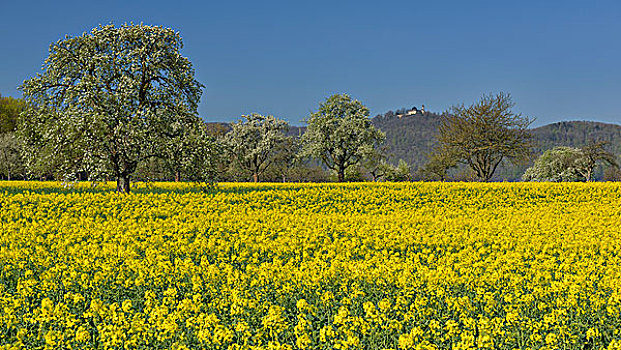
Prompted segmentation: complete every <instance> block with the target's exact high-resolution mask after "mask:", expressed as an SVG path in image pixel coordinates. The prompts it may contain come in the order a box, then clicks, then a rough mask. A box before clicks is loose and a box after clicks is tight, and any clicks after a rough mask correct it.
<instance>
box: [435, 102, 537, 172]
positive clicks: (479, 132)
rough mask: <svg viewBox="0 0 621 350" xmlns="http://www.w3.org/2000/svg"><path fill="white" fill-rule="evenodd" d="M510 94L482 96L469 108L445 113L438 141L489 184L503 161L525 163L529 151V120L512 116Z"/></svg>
mask: <svg viewBox="0 0 621 350" xmlns="http://www.w3.org/2000/svg"><path fill="white" fill-rule="evenodd" d="M513 107H514V103H513V101H512V100H511V95H509V94H505V93H502V92H501V93H499V94H497V95H495V96H494V95H484V96H483V97H482V98H481V99H480V100H479V101H478V102H476V103H474V104H472V105H471V106H469V107H465V106H464V105H460V106H454V107H452V108H451V110H450V111H449V112H447V113H445V114H444V116H443V120H442V124H441V125H440V129H439V137H438V142H439V143H440V147H441V148H443V149H444V150H445V151H444V152H447V153H448V154H452V155H455V156H456V157H457V159H459V160H461V161H463V162H465V163H466V164H468V166H469V167H470V168H471V169H472V171H473V172H474V173H475V174H476V176H477V177H478V178H479V179H480V180H483V181H489V180H490V179H491V178H492V176H493V175H494V172H495V171H496V169H497V168H498V165H500V163H501V162H502V161H503V160H509V161H511V162H514V163H516V162H520V161H525V160H526V159H527V158H528V157H529V155H530V152H531V150H530V149H531V147H532V145H531V142H530V140H531V134H530V131H529V129H528V127H529V125H530V124H531V123H532V120H531V119H529V118H528V117H523V116H522V115H520V114H515V113H513V111H512V108H513Z"/></svg>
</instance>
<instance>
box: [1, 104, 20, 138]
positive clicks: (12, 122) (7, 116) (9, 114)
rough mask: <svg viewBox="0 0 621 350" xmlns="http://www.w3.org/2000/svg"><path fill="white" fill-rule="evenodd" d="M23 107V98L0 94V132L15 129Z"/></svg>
mask: <svg viewBox="0 0 621 350" xmlns="http://www.w3.org/2000/svg"><path fill="white" fill-rule="evenodd" d="M25 108H26V102H25V101H24V100H22V99H20V98H13V97H10V96H9V97H3V96H2V95H0V134H4V133H8V132H12V131H14V130H15V128H16V127H17V120H18V119H19V115H20V113H21V112H22V111H23V110H24V109H25Z"/></svg>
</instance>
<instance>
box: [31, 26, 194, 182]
mask: <svg viewBox="0 0 621 350" xmlns="http://www.w3.org/2000/svg"><path fill="white" fill-rule="evenodd" d="M182 47H183V44H182V39H181V36H180V35H179V33H178V32H175V31H174V30H172V29H169V28H163V27H154V26H147V25H142V24H140V25H133V24H129V25H128V24H124V25H122V26H120V27H115V26H114V25H106V26H100V27H98V28H95V29H93V30H92V31H91V32H90V33H84V34H82V35H80V36H76V37H66V38H65V39H63V40H59V41H57V42H56V43H53V44H52V45H51V46H50V50H49V51H50V52H49V56H48V58H47V59H46V60H45V62H44V65H43V71H42V72H41V73H39V74H37V76H36V77H34V78H32V79H29V80H26V81H25V82H24V84H23V85H22V86H21V89H22V90H23V92H24V96H25V97H26V98H27V101H28V104H29V106H28V109H27V111H26V113H25V117H24V118H22V122H21V127H20V130H21V135H22V137H23V139H24V141H25V147H26V149H25V154H26V155H27V159H26V160H27V163H28V165H29V167H30V168H31V169H37V166H38V165H39V166H40V165H41V163H46V164H54V169H55V170H56V172H57V173H58V175H59V176H61V177H64V178H73V177H75V176H76V174H78V173H84V174H86V175H87V177H88V178H89V179H101V178H105V177H113V178H116V180H117V190H118V191H119V192H125V193H127V192H129V189H130V186H129V181H130V177H131V175H132V174H133V172H134V171H135V170H136V167H137V165H138V164H139V163H140V162H141V161H144V160H146V159H149V158H150V157H153V156H161V155H162V154H161V153H162V152H161V150H162V149H163V147H165V143H166V140H167V138H168V137H171V136H175V135H177V134H178V133H176V132H175V130H174V129H175V128H176V129H177V130H178V129H191V128H194V127H196V126H197V125H199V123H200V118H199V117H198V114H197V106H198V103H199V99H200V96H201V88H202V85H201V84H200V83H199V82H198V81H196V79H195V78H194V69H193V68H192V64H191V63H190V61H189V60H188V59H187V58H186V57H183V56H182V55H181V53H180V50H181V48H182Z"/></svg>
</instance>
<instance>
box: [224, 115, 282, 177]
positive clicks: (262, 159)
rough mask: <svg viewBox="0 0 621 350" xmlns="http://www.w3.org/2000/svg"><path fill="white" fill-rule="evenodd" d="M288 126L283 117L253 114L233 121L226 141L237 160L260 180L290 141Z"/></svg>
mask: <svg viewBox="0 0 621 350" xmlns="http://www.w3.org/2000/svg"><path fill="white" fill-rule="evenodd" d="M288 128H289V125H288V123H287V122H286V121H284V120H281V119H278V118H275V117H274V116H271V115H269V116H263V115H260V114H256V113H253V114H251V115H246V116H242V119H240V120H239V121H237V122H236V123H233V125H232V129H231V131H229V132H228V133H227V134H226V135H225V137H224V144H225V146H226V147H227V150H228V152H229V154H230V155H231V158H232V160H233V161H234V163H235V164H236V165H237V166H239V167H240V168H241V169H242V170H243V171H246V172H249V173H250V174H252V179H253V181H254V182H259V179H260V177H261V175H262V174H263V173H264V172H265V171H266V170H267V169H268V168H269V167H270V165H272V163H273V162H274V161H275V160H276V159H277V155H278V151H279V150H281V149H282V147H284V146H285V145H286V143H287V142H288V139H289V137H287V136H286V135H285V132H286V131H287V129H288Z"/></svg>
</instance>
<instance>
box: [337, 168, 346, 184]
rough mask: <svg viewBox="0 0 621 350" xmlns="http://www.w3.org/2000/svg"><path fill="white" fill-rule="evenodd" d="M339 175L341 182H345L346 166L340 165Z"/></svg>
mask: <svg viewBox="0 0 621 350" xmlns="http://www.w3.org/2000/svg"><path fill="white" fill-rule="evenodd" d="M338 177H339V182H345V168H341V167H339V170H338Z"/></svg>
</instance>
